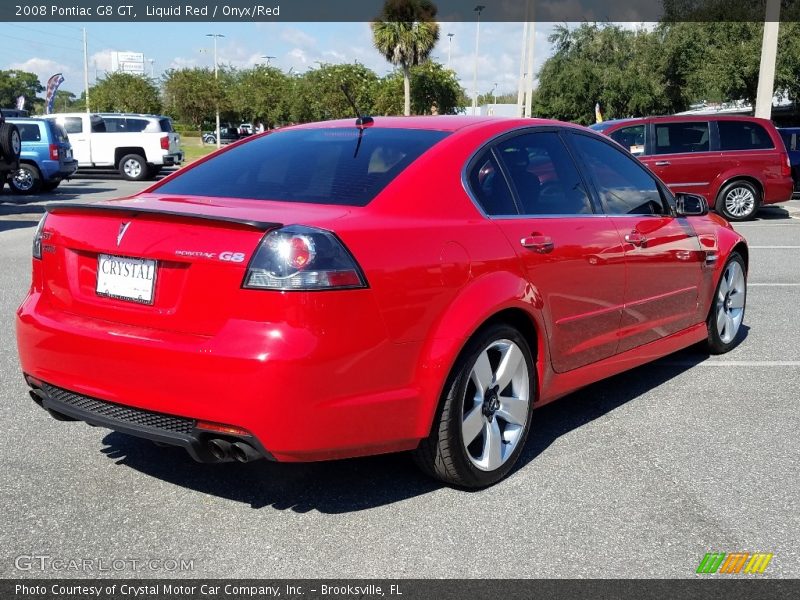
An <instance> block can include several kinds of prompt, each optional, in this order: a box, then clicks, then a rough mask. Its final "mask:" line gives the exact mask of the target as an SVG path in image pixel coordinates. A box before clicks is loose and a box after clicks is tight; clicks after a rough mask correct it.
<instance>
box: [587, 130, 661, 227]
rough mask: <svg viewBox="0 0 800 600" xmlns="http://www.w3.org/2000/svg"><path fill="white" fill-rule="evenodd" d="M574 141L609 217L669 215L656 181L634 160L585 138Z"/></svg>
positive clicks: (614, 149)
mask: <svg viewBox="0 0 800 600" xmlns="http://www.w3.org/2000/svg"><path fill="white" fill-rule="evenodd" d="M572 139H573V140H574V142H575V145H576V147H577V148H578V150H579V152H580V153H581V156H582V157H583V159H584V162H585V163H586V167H587V168H588V170H589V173H590V175H591V176H592V179H593V180H594V184H595V187H596V188H597V192H598V193H599V194H600V198H601V200H602V201H603V204H604V205H605V209H606V212H608V214H611V215H662V214H666V210H665V208H664V202H663V200H662V198H661V192H660V191H659V188H658V184H657V183H656V180H655V179H654V178H653V176H652V175H650V173H648V172H647V171H646V170H645V169H644V167H642V165H641V164H640V163H639V162H638V161H637V160H636V159H635V158H632V157H631V156H629V155H627V154H625V153H623V152H622V151H621V150H619V149H617V148H615V147H613V146H611V145H610V144H607V143H606V142H603V141H600V140H596V139H594V138H590V137H589V136H586V135H577V134H575V135H573V136H572Z"/></svg>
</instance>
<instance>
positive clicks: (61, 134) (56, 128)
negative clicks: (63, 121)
mask: <svg viewBox="0 0 800 600" xmlns="http://www.w3.org/2000/svg"><path fill="white" fill-rule="evenodd" d="M50 126H51V127H52V129H53V132H54V134H53V135H54V137H55V138H56V140H58V142H59V143H61V144H63V143H65V142H68V141H69V138H68V136H67V132H66V131H65V129H64V128H63V127H62V126H61V125H59V124H58V123H53V122H51V123H50Z"/></svg>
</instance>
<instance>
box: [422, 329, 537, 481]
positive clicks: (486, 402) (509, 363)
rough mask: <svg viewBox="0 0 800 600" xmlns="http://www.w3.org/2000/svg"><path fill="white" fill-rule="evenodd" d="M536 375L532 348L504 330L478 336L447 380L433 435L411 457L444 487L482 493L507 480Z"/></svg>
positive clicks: (527, 420)
mask: <svg viewBox="0 0 800 600" xmlns="http://www.w3.org/2000/svg"><path fill="white" fill-rule="evenodd" d="M535 382H536V371H535V370H534V366H533V358H532V356H531V350H530V346H529V345H528V342H527V341H526V340H525V338H524V337H523V336H522V334H521V333H520V332H519V331H518V330H517V329H515V328H513V327H511V326H508V325H502V324H497V325H491V326H489V327H487V328H486V329H484V330H482V331H480V332H479V333H478V334H476V335H475V336H474V337H473V338H472V339H471V340H470V341H469V343H468V344H467V346H466V347H465V348H464V350H463V352H462V353H461V355H460V356H459V358H458V360H457V361H456V364H455V365H454V367H453V371H452V372H451V373H450V376H449V377H448V379H447V383H446V385H445V389H444V397H443V398H442V400H441V406H440V407H439V411H438V412H437V417H436V419H435V420H434V423H433V427H432V430H431V434H430V435H429V436H428V437H427V438H426V439H424V440H423V441H422V442H421V443H420V445H419V447H418V448H417V450H416V451H415V453H414V458H415V460H416V462H417V464H418V465H419V466H420V467H421V468H422V470H423V471H425V472H426V473H428V474H429V475H431V476H433V477H435V478H436V479H439V480H441V481H443V482H445V483H448V484H451V485H455V486H459V487H465V488H481V487H486V486H489V485H492V484H493V483H496V482H498V481H500V480H501V479H502V478H503V477H505V476H506V475H507V474H508V472H509V471H510V470H511V468H512V467H513V466H514V463H516V461H517V459H518V458H519V455H520V454H521V453H522V449H523V447H524V446H525V440H526V439H527V437H528V432H529V430H530V425H531V415H532V412H533V411H532V403H533V399H534V394H535V390H536V385H535Z"/></svg>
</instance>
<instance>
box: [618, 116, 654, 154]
mask: <svg viewBox="0 0 800 600" xmlns="http://www.w3.org/2000/svg"><path fill="white" fill-rule="evenodd" d="M645 131H646V127H645V125H644V123H642V124H641V125H633V126H631V127H623V128H622V129H617V130H616V131H614V132H613V133H611V135H610V136H609V137H611V139H612V140H614V141H615V142H617V143H618V144H619V145H620V146H622V147H623V148H625V150H627V151H628V152H630V153H631V154H633V155H634V156H641V155H642V154H644V139H645Z"/></svg>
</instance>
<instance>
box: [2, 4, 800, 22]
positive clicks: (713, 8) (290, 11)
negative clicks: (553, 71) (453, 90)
mask: <svg viewBox="0 0 800 600" xmlns="http://www.w3.org/2000/svg"><path fill="white" fill-rule="evenodd" d="M433 1H434V4H435V5H436V7H437V9H438V14H437V16H436V19H437V20H439V21H443V22H467V21H474V20H475V19H476V15H477V13H476V7H477V6H478V4H481V5H482V6H483V9H482V11H481V19H482V20H483V21H495V22H502V21H507V22H523V21H537V22H564V21H600V22H602V21H618V22H619V21H624V22H649V21H659V20H670V21H763V20H764V14H765V9H766V4H765V2H766V0H613V1H609V0H570V1H557V0H481V2H477V0H438V1H436V0H433ZM384 2H385V0H225V1H224V2H209V1H207V0H188V1H182V0H115V1H114V2H111V1H109V0H39V1H37V0H3V2H2V3H0V21H28V22H30V21H42V22H47V21H58V22H64V21H73V22H77V21H80V22H92V21H101V22H102V21H106V22H112V21H113V22H137V21H142V22H148V21H172V22H181V21H186V22H190V21H203V22H212V21H217V22H255V21H283V22H302V21H330V22H345V21H349V22H355V21H372V20H374V19H375V18H376V17H377V16H378V14H379V13H380V11H381V8H382V6H383V4H384ZM798 4H799V2H798V0H781V16H780V19H781V21H798V20H800V18H798V17H800V6H798Z"/></svg>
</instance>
